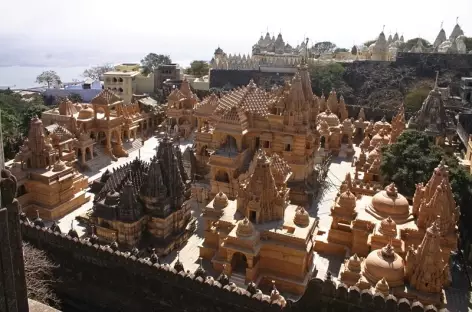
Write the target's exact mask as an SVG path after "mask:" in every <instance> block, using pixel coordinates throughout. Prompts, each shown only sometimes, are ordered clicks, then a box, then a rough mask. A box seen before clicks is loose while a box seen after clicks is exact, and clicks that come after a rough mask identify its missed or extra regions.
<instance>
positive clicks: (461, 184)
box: [380, 130, 472, 218]
mask: <svg viewBox="0 0 472 312" xmlns="http://www.w3.org/2000/svg"><path fill="white" fill-rule="evenodd" d="M442 159H444V160H445V162H446V165H448V166H449V178H450V181H451V186H452V190H453V193H454V198H455V200H456V203H457V204H458V205H459V206H460V207H461V214H462V215H463V216H465V215H468V216H467V218H470V215H471V213H468V212H467V207H468V206H469V203H470V201H471V200H472V189H471V185H472V177H471V175H470V174H469V173H468V172H466V171H465V169H464V168H463V167H462V166H461V165H460V164H459V162H458V161H457V159H456V158H455V157H454V155H449V154H447V153H446V152H445V151H444V150H443V149H442V148H441V147H439V146H437V145H435V144H434V142H433V139H432V138H431V137H429V136H427V135H426V134H425V133H424V132H420V131H415V130H406V131H404V132H403V133H402V135H400V137H399V138H398V141H397V142H396V143H394V144H390V145H388V146H385V147H383V148H382V163H381V166H380V171H381V174H382V176H383V179H384V181H385V182H386V183H390V182H395V184H396V186H397V188H398V191H399V192H400V193H402V194H403V195H406V196H413V194H414V192H415V185H416V183H421V182H424V183H425V182H427V181H428V180H429V178H430V177H431V174H432V173H433V170H434V168H436V167H437V165H438V164H439V162H440V161H441V160H442Z"/></svg>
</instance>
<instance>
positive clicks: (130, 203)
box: [118, 180, 142, 221]
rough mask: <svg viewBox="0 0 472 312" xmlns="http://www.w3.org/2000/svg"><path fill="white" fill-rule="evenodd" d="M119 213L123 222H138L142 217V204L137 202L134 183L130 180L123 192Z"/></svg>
mask: <svg viewBox="0 0 472 312" xmlns="http://www.w3.org/2000/svg"><path fill="white" fill-rule="evenodd" d="M118 211H119V216H120V219H121V220H123V221H137V219H138V218H140V217H141V214H142V208H141V203H140V202H139V201H138V200H137V196H136V194H135V190H134V186H133V183H132V182H131V181H130V180H128V181H126V182H125V185H124V186H123V189H122V190H121V193H120V202H119V204H118Z"/></svg>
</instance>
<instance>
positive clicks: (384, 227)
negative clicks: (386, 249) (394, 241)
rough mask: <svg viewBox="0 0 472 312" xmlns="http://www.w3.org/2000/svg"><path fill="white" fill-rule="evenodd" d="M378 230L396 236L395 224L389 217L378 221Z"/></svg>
mask: <svg viewBox="0 0 472 312" xmlns="http://www.w3.org/2000/svg"><path fill="white" fill-rule="evenodd" d="M379 232H380V233H382V234H383V235H386V236H389V237H395V236H397V224H396V223H395V221H393V219H392V218H391V217H388V218H386V219H383V220H382V222H380V228H379Z"/></svg>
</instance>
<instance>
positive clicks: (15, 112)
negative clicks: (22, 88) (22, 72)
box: [0, 90, 49, 159]
mask: <svg viewBox="0 0 472 312" xmlns="http://www.w3.org/2000/svg"><path fill="white" fill-rule="evenodd" d="M47 109H49V107H47V106H45V105H44V101H43V98H42V97H41V96H39V95H36V96H33V97H32V98H30V99H27V100H26V99H23V98H22V97H21V95H19V94H18V93H14V92H12V91H10V90H3V91H1V90H0V110H1V112H2V131H3V147H4V153H5V158H6V159H12V158H13V157H14V156H15V154H16V153H17V152H18V150H19V147H20V146H21V144H22V143H23V136H24V135H26V134H27V133H28V129H29V122H30V120H31V118H32V117H34V116H38V117H39V116H41V113H42V112H43V111H45V110H47Z"/></svg>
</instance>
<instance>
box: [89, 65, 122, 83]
mask: <svg viewBox="0 0 472 312" xmlns="http://www.w3.org/2000/svg"><path fill="white" fill-rule="evenodd" d="M114 69H115V66H113V65H112V64H104V65H101V66H93V67H91V68H89V69H86V70H84V72H83V74H82V76H83V77H85V78H92V79H93V80H101V79H102V76H103V74H104V73H106V72H109V71H112V70H114Z"/></svg>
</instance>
